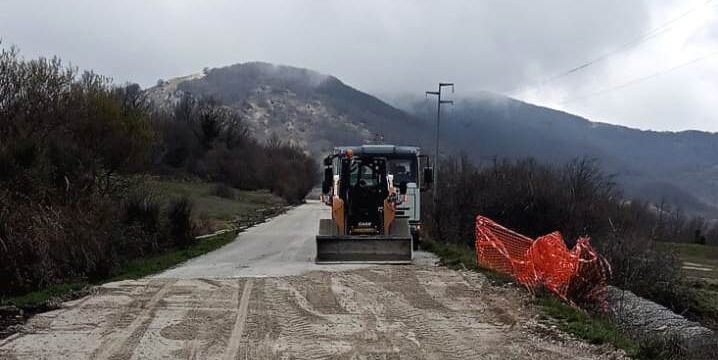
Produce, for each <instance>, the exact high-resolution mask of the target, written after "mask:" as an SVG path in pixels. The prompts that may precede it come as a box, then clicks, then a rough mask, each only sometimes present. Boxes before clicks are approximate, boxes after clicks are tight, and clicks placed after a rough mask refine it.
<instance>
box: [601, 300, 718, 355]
mask: <svg viewBox="0 0 718 360" xmlns="http://www.w3.org/2000/svg"><path fill="white" fill-rule="evenodd" d="M608 306H609V311H610V312H611V315H612V316H613V317H614V319H615V322H616V323H617V324H618V326H619V327H621V328H622V329H623V330H624V331H626V332H628V333H629V334H631V335H632V336H634V337H636V338H637V339H639V340H641V341H646V342H654V343H655V342H658V341H660V342H662V343H663V344H665V345H666V347H670V348H673V349H675V350H678V351H679V352H680V353H681V354H683V355H685V356H686V357H688V358H691V359H694V358H695V359H698V358H711V357H712V356H714V355H716V354H718V353H716V350H717V349H718V337H717V336H716V334H715V333H714V332H713V331H712V330H711V329H708V328H706V327H704V326H701V324H699V323H697V322H694V321H690V320H688V319H686V318H684V317H683V316H681V315H679V314H676V313H674V312H672V311H671V310H669V309H668V308H666V307H664V306H661V305H659V304H656V303H654V302H652V301H650V300H647V299H644V298H642V297H640V296H637V295H636V294H634V293H632V292H630V291H627V290H621V289H619V288H616V287H613V286H609V288H608Z"/></svg>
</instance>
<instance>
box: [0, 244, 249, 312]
mask: <svg viewBox="0 0 718 360" xmlns="http://www.w3.org/2000/svg"><path fill="white" fill-rule="evenodd" d="M236 236H237V233H236V232H235V231H230V232H226V233H224V234H220V235H216V236H211V237H207V238H203V239H201V240H197V242H196V243H195V244H192V245H190V246H188V247H186V248H184V249H172V250H169V251H167V252H164V253H162V254H157V255H151V256H148V257H144V258H138V259H135V260H132V261H130V262H128V263H126V264H124V265H122V266H121V267H120V269H119V270H118V271H117V272H116V273H115V274H114V275H113V276H111V277H109V278H106V279H99V280H96V281H93V282H89V281H75V282H71V283H67V284H58V285H53V286H50V287H47V288H45V289H42V290H38V291H33V292H30V293H27V294H24V295H21V296H16V297H10V298H7V299H4V300H2V301H0V303H2V304H4V305H15V306H17V307H19V308H23V309H28V310H33V309H38V308H40V309H41V308H42V307H43V306H44V305H45V304H47V302H48V300H50V299H53V298H59V299H67V298H68V297H71V294H74V293H77V292H79V291H81V290H83V289H86V288H87V287H89V286H92V285H100V284H103V283H106V282H111V281H120V280H127V279H139V278H142V277H145V276H148V275H152V274H156V273H159V272H161V271H163V270H166V269H169V268H171V267H173V266H176V265H179V264H181V263H183V262H185V261H187V260H189V259H192V258H194V257H197V256H200V255H203V254H206V253H208V252H210V251H213V250H216V249H219V248H221V247H222V246H224V245H226V244H228V243H230V242H232V241H233V240H234V239H235V237H236Z"/></svg>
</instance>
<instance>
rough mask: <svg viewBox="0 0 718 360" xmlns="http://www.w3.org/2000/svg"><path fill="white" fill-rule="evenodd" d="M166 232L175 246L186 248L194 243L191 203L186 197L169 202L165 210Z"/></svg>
mask: <svg viewBox="0 0 718 360" xmlns="http://www.w3.org/2000/svg"><path fill="white" fill-rule="evenodd" d="M167 219H168V230H169V234H170V238H171V239H172V241H173V242H174V244H175V245H177V246H180V247H186V246H189V245H192V244H193V243H194V242H195V238H194V235H195V234H194V230H195V227H194V224H193V223H192V202H190V200H189V199H188V198H187V197H180V198H177V199H173V200H172V201H170V203H169V206H168V208H167Z"/></svg>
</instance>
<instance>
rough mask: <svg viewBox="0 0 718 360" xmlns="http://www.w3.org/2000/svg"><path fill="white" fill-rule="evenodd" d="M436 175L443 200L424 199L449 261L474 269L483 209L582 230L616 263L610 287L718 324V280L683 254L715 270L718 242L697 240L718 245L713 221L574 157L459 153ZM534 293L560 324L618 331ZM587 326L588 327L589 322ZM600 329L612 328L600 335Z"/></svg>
mask: <svg viewBox="0 0 718 360" xmlns="http://www.w3.org/2000/svg"><path fill="white" fill-rule="evenodd" d="M439 179H440V183H439V192H438V197H439V201H438V207H437V208H436V209H435V211H434V209H432V208H431V203H432V202H431V201H424V202H423V204H425V206H426V207H427V208H426V209H425V210H426V213H427V214H430V221H428V224H427V230H428V232H429V236H430V237H431V238H432V239H434V241H435V242H436V243H435V244H433V245H430V246H431V247H432V250H434V251H436V249H437V248H438V249H439V250H438V252H437V253H438V254H439V255H440V256H442V257H443V258H445V260H444V261H445V262H446V263H447V264H449V265H451V264H452V263H453V262H459V263H461V264H463V265H462V266H466V267H476V260H475V259H473V257H474V256H475V253H474V250H473V245H474V218H475V216H476V215H477V214H482V215H484V216H487V217H489V218H491V219H494V220H495V221H497V222H499V223H500V224H502V225H504V226H507V227H509V228H511V229H513V230H516V231H518V232H520V233H523V234H526V235H529V236H531V237H537V236H540V235H545V234H548V233H550V232H552V231H556V230H558V231H561V232H562V234H564V237H565V239H566V241H567V242H568V244H567V245H568V246H569V247H572V246H573V245H574V242H575V240H576V239H577V238H578V237H579V236H583V235H588V236H590V237H591V243H592V244H593V245H594V246H596V247H597V249H598V250H599V252H600V253H601V254H602V255H603V256H605V257H606V258H607V260H608V261H609V263H610V264H611V266H612V275H613V276H612V278H611V280H610V282H611V284H612V285H615V286H617V287H620V288H623V289H627V290H631V291H632V292H634V293H636V294H637V295H639V296H642V297H645V298H648V299H651V300H653V301H655V302H657V303H660V304H662V305H664V306H666V307H668V308H670V309H672V310H673V311H675V312H676V313H679V314H683V315H684V316H687V317H688V318H689V319H692V320H695V321H699V322H701V323H703V324H704V325H705V326H708V327H711V328H713V329H717V328H718V322H717V321H718V306H717V304H716V302H715V298H716V297H715V295H716V290H717V289H716V285H715V282H713V280H706V279H705V278H706V276H707V272H706V271H702V270H705V269H701V270H697V271H695V272H694V273H687V272H686V270H685V266H684V265H685V262H694V263H696V264H704V266H706V267H707V268H711V269H715V267H711V266H715V265H716V257H715V256H716V253H715V252H714V251H708V250H707V249H711V250H714V249H717V248H714V247H709V246H707V245H700V244H706V243H708V244H711V243H714V242H715V240H714V239H713V237H712V236H714V235H712V234H715V233H716V231H717V230H716V228H711V227H709V226H708V225H707V223H706V222H705V221H703V220H702V219H701V218H693V219H686V218H685V216H683V215H681V213H680V212H679V211H675V210H673V211H670V210H669V206H668V205H667V204H659V205H658V206H656V205H654V204H649V203H646V202H642V201H640V200H630V201H627V200H626V199H625V197H624V196H623V194H622V193H621V191H620V189H619V188H618V187H617V186H616V184H615V183H614V182H613V181H612V178H611V176H609V175H607V174H605V173H603V172H602V171H601V169H600V166H599V164H598V163H597V162H595V161H593V160H589V159H576V160H573V161H570V162H568V163H566V164H561V165H552V166H548V165H542V164H539V163H537V162H536V161H534V160H531V159H527V160H518V161H508V160H495V161H493V162H491V163H489V164H484V165H482V166H481V167H477V166H475V165H473V164H471V163H470V162H469V161H468V160H467V158H466V157H465V156H462V157H459V158H453V159H451V160H449V161H446V162H444V163H443V164H442V169H441V174H440V176H439ZM668 242H684V243H683V244H679V245H670V244H669V243H668ZM691 243H693V244H691ZM695 243H698V245H694V244H695ZM436 244H439V245H438V246H437V245H436ZM454 265H455V264H454ZM699 267H700V266H699ZM695 273H698V276H699V277H700V281H698V280H697V279H696V274H695ZM546 297H549V296H548V295H546ZM537 301H538V302H539V304H540V305H541V306H542V307H543V308H545V310H546V313H547V314H548V315H549V316H552V317H553V318H554V319H557V320H560V321H561V322H565V321H568V323H566V324H564V325H563V326H562V328H563V329H564V330H566V331H568V332H570V333H572V334H574V335H576V336H579V337H582V338H584V339H586V340H589V341H592V342H593V341H598V342H603V341H604V340H608V339H609V338H611V337H614V338H616V339H619V338H621V336H618V335H615V334H613V330H610V331H609V330H606V326H609V325H610V324H607V323H606V322H610V320H609V319H604V318H603V317H602V315H600V314H589V313H585V314H584V315H581V316H579V315H575V314H574V315H570V314H567V313H566V311H568V309H567V308H566V309H564V308H563V305H562V308H557V307H556V305H557V304H558V302H555V301H554V300H550V299H546V298H539V299H538V300H537ZM574 310H575V309H574ZM576 311H578V310H576ZM552 314H553V315H552ZM554 315H555V316H554ZM589 315H590V316H589ZM589 318H590V319H591V320H590V321H589V320H587V319H589ZM577 319H578V320H577ZM574 320H577V321H574ZM574 322H575V323H576V324H572V323H574ZM580 324H590V325H589V327H588V328H585V327H584V325H580ZM610 326H612V325H610ZM610 326H609V328H610ZM603 333H607V334H608V335H610V336H608V335H607V336H604V335H600V334H603ZM597 334H598V335H597ZM614 335H615V336H614ZM601 339H604V340H601ZM620 341H624V340H620ZM610 342H613V343H614V344H615V345H617V346H618V347H621V348H624V349H625V350H626V351H627V352H629V354H630V353H633V354H639V353H640V354H654V355H655V354H656V353H663V352H664V349H663V347H660V346H659V345H660V344H654V345H656V346H653V347H649V348H642V347H638V348H635V346H634V345H635V344H633V345H631V344H630V343H629V342H626V343H625V345H622V344H619V343H616V341H615V340H612V341H610ZM636 356H638V355H636ZM641 356H643V355H641ZM646 356H648V355H646ZM661 356H669V357H670V354H663V355H661Z"/></svg>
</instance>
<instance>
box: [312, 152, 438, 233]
mask: <svg viewBox="0 0 718 360" xmlns="http://www.w3.org/2000/svg"><path fill="white" fill-rule="evenodd" d="M347 151H350V152H351V153H352V154H353V156H354V158H355V159H366V161H368V159H381V160H383V161H384V165H383V166H384V167H385V170H384V169H382V172H381V176H379V179H377V178H375V177H374V175H375V172H372V170H371V169H370V168H368V167H361V168H359V167H357V168H354V169H353V170H352V171H353V173H352V174H351V175H350V177H349V178H347V181H345V182H343V183H344V184H346V183H349V184H350V186H348V187H343V186H340V188H339V189H337V190H339V191H340V193H337V196H339V197H340V198H342V199H347V196H346V195H347V193H346V192H343V191H351V190H349V189H354V188H355V187H356V186H357V184H358V183H359V182H362V183H363V184H364V187H366V185H373V184H375V182H376V181H381V180H380V179H384V180H385V179H386V175H392V176H393V183H394V186H396V187H397V188H399V189H400V193H401V196H403V197H404V199H405V201H403V202H402V204H400V205H399V206H398V207H397V212H396V214H395V216H396V218H400V219H407V221H408V222H409V225H410V227H411V233H412V236H413V237H414V240H415V245H416V244H418V242H419V236H420V231H421V226H422V223H421V192H422V191H426V190H428V188H429V187H430V186H429V185H430V184H431V182H432V180H433V172H432V169H431V168H430V167H428V166H426V165H428V164H426V163H427V162H428V158H427V157H426V156H424V155H421V154H420V151H419V148H418V147H413V146H395V145H362V146H343V147H336V148H334V152H333V156H330V157H329V158H328V159H327V161H325V165H326V166H327V169H326V170H325V171H327V172H326V173H325V181H324V182H323V186H322V189H323V192H324V193H325V194H327V193H328V192H329V191H330V189H331V188H332V186H333V181H332V177H333V176H334V175H337V176H340V177H341V169H344V168H345V166H344V165H343V164H342V163H341V161H342V160H341V159H342V157H341V156H340V155H342V154H345V153H346V152H347ZM422 160H423V161H422ZM362 161H364V160H362ZM422 162H423V164H422ZM422 165H423V167H422ZM380 188H382V189H386V184H385V183H382V186H380ZM358 191H362V190H358ZM376 195H377V196H379V197H377V196H373V198H374V199H378V198H381V196H382V195H383V196H384V197H385V194H376ZM366 196H368V195H366ZM349 210H350V209H349ZM347 225H349V226H351V225H350V224H347Z"/></svg>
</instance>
